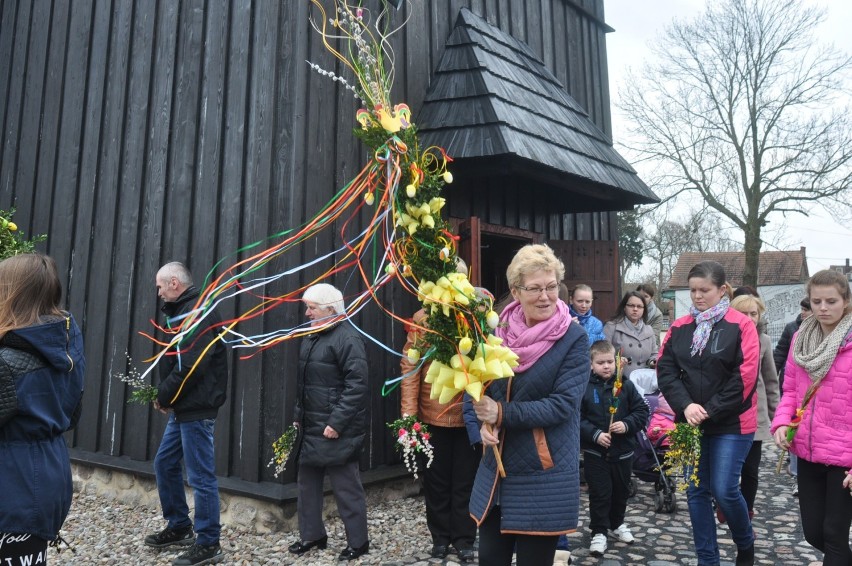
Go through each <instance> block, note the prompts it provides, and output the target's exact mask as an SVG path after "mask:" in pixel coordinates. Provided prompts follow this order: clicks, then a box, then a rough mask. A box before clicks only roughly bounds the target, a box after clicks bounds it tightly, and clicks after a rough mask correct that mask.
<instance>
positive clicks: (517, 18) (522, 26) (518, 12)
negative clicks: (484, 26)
mask: <svg viewBox="0 0 852 566" xmlns="http://www.w3.org/2000/svg"><path fill="white" fill-rule="evenodd" d="M525 4H526V2H525V1H523V0H520V1H519V0H512V2H511V3H510V5H511V9H510V12H509V17H510V20H509V21H508V22H506V23H504V25H503V26H501V27H502V29H504V30H507V31H508V32H509V35H511V36H512V37H514V38H515V39H519V40H521V41H523V42H526V41H527V17H526V10H525Z"/></svg>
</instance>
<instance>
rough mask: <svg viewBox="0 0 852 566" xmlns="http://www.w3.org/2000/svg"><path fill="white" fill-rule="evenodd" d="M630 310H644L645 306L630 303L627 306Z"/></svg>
mask: <svg viewBox="0 0 852 566" xmlns="http://www.w3.org/2000/svg"><path fill="white" fill-rule="evenodd" d="M625 306H626V307H627V308H629V309H644V308H645V305H631V304H630V303H628V304H626V305H625Z"/></svg>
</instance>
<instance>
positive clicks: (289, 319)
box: [258, 3, 355, 483]
mask: <svg viewBox="0 0 852 566" xmlns="http://www.w3.org/2000/svg"><path fill="white" fill-rule="evenodd" d="M308 7H309V5H308V3H298V4H295V5H294V6H293V9H292V10H280V11H279V16H278V17H279V22H278V29H279V34H280V37H279V47H278V50H277V54H276V56H277V61H276V69H277V77H276V87H275V97H276V104H275V126H274V127H273V135H274V136H275V138H274V142H273V143H274V151H273V162H272V174H271V185H272V187H273V190H272V191H271V193H270V195H269V197H268V202H269V204H270V206H269V211H268V225H269V228H268V230H269V231H270V232H279V231H281V230H284V229H286V228H290V227H295V226H297V225H298V224H299V223H300V222H301V218H300V217H299V215H298V214H296V212H295V211H296V210H298V211H301V210H302V207H303V200H304V195H303V194H301V191H298V190H295V187H301V186H302V183H304V182H305V180H304V178H303V174H304V167H303V165H304V164H303V161H302V159H303V158H304V157H303V156H304V154H305V152H304V149H305V148H304V137H303V136H304V135H305V132H306V128H304V127H301V126H300V125H299V124H298V123H297V122H295V121H294V120H293V117H294V116H304V113H305V108H304V104H305V102H306V100H307V98H306V97H305V96H304V93H303V92H302V90H301V89H300V88H299V85H303V84H304V82H305V80H306V77H307V74H308V73H310V72H311V71H310V68H309V67H308V65H307V64H306V63H305V59H307V55H306V52H307V38H308V34H309V33H312V32H311V31H310V28H309V27H308V25H307V18H308ZM350 96H351V95H350ZM353 145H355V144H353ZM294 264H295V262H281V263H280V264H279V263H276V264H275V266H276V267H277V266H279V265H294ZM292 288H293V287H292V286H291V285H288V284H284V283H282V284H280V285H273V286H271V287H270V289H269V291H270V294H272V295H278V294H283V293H285V292H288V291H289V290H292ZM298 310H299V309H298V307H296V306H295V305H293V306H290V305H287V306H282V307H279V308H278V309H277V310H276V311H274V312H273V313H270V315H269V316H266V317H264V329H265V330H272V329H275V328H289V327H292V326H293V325H294V324H295V323H296V321H297V320H298V315H299V314H300V313H298V312H297V311H298ZM297 356H298V344H296V343H295V342H293V341H290V342H285V343H284V344H281V345H279V346H277V347H275V348H271V349H269V350H267V352H266V353H264V360H263V365H264V367H266V368H294V367H296V364H297V363H298V357H297ZM260 378H261V379H262V384H261V386H262V388H263V392H264V394H263V396H262V405H261V415H260V418H261V434H260V435H258V441H259V448H258V450H259V458H260V461H261V464H263V465H265V464H266V462H268V461H269V459H270V458H271V453H272V449H271V446H272V443H273V442H274V441H275V439H277V438H278V436H280V435H281V433H283V432H284V430H285V429H286V428H287V426H289V424H290V423H292V422H293V409H294V404H295V396H296V375H295V372H293V371H278V370H277V369H273V370H271V371H265V372H264V373H263V374H262V375H261V376H260ZM295 477H296V470H295V466H290V467H289V468H288V469H287V470H286V471H285V473H284V476H283V477H282V478H279V479H275V478H274V476H273V473H272V470H271V469H269V468H267V467H261V470H260V478H261V480H264V481H276V482H277V481H281V480H282V479H283V481H284V482H285V483H286V482H292V481H294V480H295Z"/></svg>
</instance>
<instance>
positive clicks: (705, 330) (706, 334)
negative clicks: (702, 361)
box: [689, 295, 731, 356]
mask: <svg viewBox="0 0 852 566" xmlns="http://www.w3.org/2000/svg"><path fill="white" fill-rule="evenodd" d="M730 305H731V300H730V299H729V298H728V296H727V295H725V296H724V297H722V300H721V301H719V302H718V303H717V304H716V306H713V307H710V308H709V309H707V310H706V311H703V312H702V311H699V310H698V309H697V308H695V305H693V306H691V307H689V314H691V315H692V318H694V319H695V332H693V333H692V349H691V350H690V351H689V353H690V355H692V356H695V355H696V354H697V355H699V356H700V355H701V352H703V351H704V346H706V345H707V340H709V339H710V331H711V330H713V325H714V324H716V323H717V322H719V321H720V320H722V317H724V316H725V313H727V312H728V307H729V306H730Z"/></svg>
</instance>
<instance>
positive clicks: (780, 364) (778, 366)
mask: <svg viewBox="0 0 852 566" xmlns="http://www.w3.org/2000/svg"><path fill="white" fill-rule="evenodd" d="M799 306H800V307H801V308H802V312H800V313H799V314H798V315H797V316H796V320H793V321H791V322H788V323H787V325H786V326H785V327H784V331H783V332H781V338H780V339H779V340H778V344H777V345H776V346H775V350H774V351H773V352H772V359H773V360H775V371H777V372H778V387H779V389H781V390H782V391H783V387H784V366H786V365H787V354H789V353H790V346H792V345H793V335H794V334H796V332H798V330H799V327H800V326H801V325H802V321H803V320H805V319H806V318H808V317H809V316H811V314H813V311H811V300H810V299H809V298H808V297H805V298H804V299H802V300H801V301H800V302H799Z"/></svg>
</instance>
